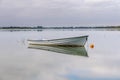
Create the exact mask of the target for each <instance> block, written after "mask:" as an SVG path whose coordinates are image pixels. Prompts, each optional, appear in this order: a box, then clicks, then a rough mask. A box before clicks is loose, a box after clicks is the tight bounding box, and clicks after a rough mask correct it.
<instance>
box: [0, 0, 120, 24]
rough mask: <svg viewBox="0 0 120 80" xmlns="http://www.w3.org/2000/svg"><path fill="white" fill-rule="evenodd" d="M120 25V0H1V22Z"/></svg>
mask: <svg viewBox="0 0 120 80" xmlns="http://www.w3.org/2000/svg"><path fill="white" fill-rule="evenodd" d="M17 25H18V26H37V25H43V26H101V25H120V0H0V26H17Z"/></svg>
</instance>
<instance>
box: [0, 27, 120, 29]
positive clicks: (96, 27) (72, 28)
mask: <svg viewBox="0 0 120 80" xmlns="http://www.w3.org/2000/svg"><path fill="white" fill-rule="evenodd" d="M102 28H104V29H105V28H120V26H97V27H94V26H91V27H86V26H83V27H43V26H36V27H29V26H28V27H23V26H10V27H0V29H102Z"/></svg>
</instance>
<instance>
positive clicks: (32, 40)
mask: <svg viewBox="0 0 120 80" xmlns="http://www.w3.org/2000/svg"><path fill="white" fill-rule="evenodd" d="M83 37H87V38H88V35H86V36H79V37H69V38H60V39H50V40H27V41H55V40H63V39H73V38H83Z"/></svg>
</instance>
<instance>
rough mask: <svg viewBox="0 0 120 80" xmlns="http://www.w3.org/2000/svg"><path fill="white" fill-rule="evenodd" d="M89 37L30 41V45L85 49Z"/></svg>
mask: <svg viewBox="0 0 120 80" xmlns="http://www.w3.org/2000/svg"><path fill="white" fill-rule="evenodd" d="M87 38H88V36H80V37H71V38H62V39H53V40H28V43H29V44H30V45H41V46H42V45H43V46H79V47H83V46H84V45H85V43H86V41H87Z"/></svg>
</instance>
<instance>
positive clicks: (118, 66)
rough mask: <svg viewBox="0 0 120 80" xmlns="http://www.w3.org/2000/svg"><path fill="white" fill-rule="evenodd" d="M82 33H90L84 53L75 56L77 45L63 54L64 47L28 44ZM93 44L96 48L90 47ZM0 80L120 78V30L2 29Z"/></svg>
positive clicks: (119, 79) (118, 79)
mask: <svg viewBox="0 0 120 80" xmlns="http://www.w3.org/2000/svg"><path fill="white" fill-rule="evenodd" d="M82 35H88V36H89V37H88V41H87V43H86V45H85V49H84V50H83V49H82V50H83V51H82V52H85V55H73V54H72V53H76V52H77V51H76V49H77V48H74V49H73V48H66V49H65V50H67V51H68V53H67V54H64V52H66V51H62V49H59V50H58V48H57V49H56V48H55V49H52V50H53V51H51V50H42V49H35V48H34V49H33V48H29V47H28V43H27V40H28V39H34V40H36V39H57V38H66V37H75V36H82ZM91 44H93V45H94V48H90V45H91ZM77 50H81V49H79V48H78V49H77ZM57 51H58V52H57ZM59 51H61V52H59ZM62 52H63V53H62ZM69 53H71V54H69ZM83 54H84V53H83ZM0 80H120V32H119V31H107V30H105V31H95V30H90V31H89V30H43V31H41V30H38V31H0Z"/></svg>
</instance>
